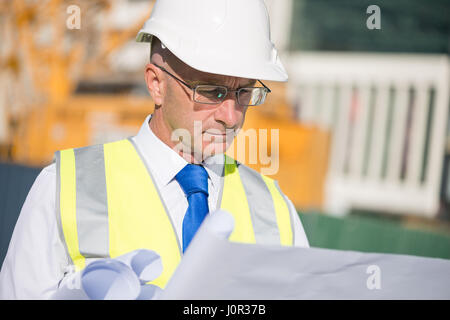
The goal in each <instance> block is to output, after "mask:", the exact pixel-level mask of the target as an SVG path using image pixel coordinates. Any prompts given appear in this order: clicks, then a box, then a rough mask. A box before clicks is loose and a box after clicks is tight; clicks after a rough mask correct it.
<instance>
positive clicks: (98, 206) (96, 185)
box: [55, 139, 294, 288]
mask: <svg viewBox="0 0 450 320" xmlns="http://www.w3.org/2000/svg"><path fill="white" fill-rule="evenodd" d="M225 157H226V158H225V160H226V161H225V165H224V172H223V176H224V178H223V186H222V188H221V196H219V200H218V205H217V208H221V209H223V210H226V211H228V212H230V213H231V214H232V215H233V217H234V220H235V227H234V230H233V232H232V234H231V236H230V241H236V242H244V243H263V244H281V245H292V244H293V241H294V236H293V229H292V228H293V223H292V221H291V217H292V216H291V213H290V212H289V206H288V204H287V202H286V200H285V198H284V196H283V194H282V192H281V190H280V188H279V186H278V184H277V183H276V181H274V180H272V179H270V178H268V177H266V176H263V175H261V174H259V173H258V172H256V171H254V170H252V169H250V168H249V167H247V166H245V165H243V164H241V163H238V162H236V161H235V160H234V159H231V158H229V157H227V156H225ZM55 159H56V167H57V205H56V209H57V217H58V225H59V227H60V233H61V234H60V235H61V238H62V239H63V242H64V244H65V246H66V249H67V252H68V255H69V256H70V258H71V260H72V263H73V264H74V265H75V267H76V269H77V270H82V269H83V268H84V267H85V265H86V259H94V258H108V257H110V258H114V257H117V256H119V255H122V254H124V253H127V252H130V251H133V250H136V249H149V250H154V251H156V252H157V253H158V254H159V255H160V256H161V259H162V264H163V272H162V274H161V276H159V277H158V278H157V279H156V280H154V281H153V282H152V283H153V284H156V285H158V286H160V287H162V288H163V287H164V286H165V285H166V283H167V281H168V280H169V278H170V277H171V275H172V273H173V272H174V270H175V268H176V267H177V265H178V263H179V262H180V259H181V256H182V249H181V245H180V241H179V239H178V237H177V235H176V232H175V229H174V226H173V223H172V221H171V219H170V216H169V215H168V211H167V208H166V206H165V204H164V202H163V200H162V198H161V196H160V194H159V190H158V188H157V187H156V184H155V183H154V179H153V177H152V173H151V172H150V170H149V169H148V168H147V167H146V165H145V162H144V161H143V158H142V156H141V154H140V152H139V150H138V148H137V147H136V146H135V145H134V142H133V141H132V140H131V139H124V140H119V141H116V142H111V143H106V144H103V145H95V146H89V147H84V148H78V149H67V150H62V151H58V152H56V158H55ZM88 261H89V260H88Z"/></svg>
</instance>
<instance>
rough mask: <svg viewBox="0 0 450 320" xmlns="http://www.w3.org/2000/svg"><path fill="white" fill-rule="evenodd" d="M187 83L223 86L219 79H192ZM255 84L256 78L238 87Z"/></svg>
mask: <svg viewBox="0 0 450 320" xmlns="http://www.w3.org/2000/svg"><path fill="white" fill-rule="evenodd" d="M189 84H190V85H192V86H193V87H195V86H197V85H211V86H223V87H226V86H224V85H223V84H221V83H220V81H216V80H194V81H189ZM255 84H256V80H250V81H249V82H248V83H246V84H244V85H242V86H240V87H239V88H245V87H249V86H252V85H255Z"/></svg>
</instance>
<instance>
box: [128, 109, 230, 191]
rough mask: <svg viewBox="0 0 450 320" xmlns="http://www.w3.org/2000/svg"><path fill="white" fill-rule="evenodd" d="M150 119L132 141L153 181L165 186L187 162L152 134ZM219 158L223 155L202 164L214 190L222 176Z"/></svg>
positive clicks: (148, 118) (147, 118)
mask: <svg viewBox="0 0 450 320" xmlns="http://www.w3.org/2000/svg"><path fill="white" fill-rule="evenodd" d="M151 117H152V115H151V114H150V115H148V116H147V117H146V118H145V121H144V123H143V124H142V126H141V129H140V130H139V132H138V134H137V135H136V136H135V137H134V141H135V143H136V145H137V146H138V148H139V150H141V153H142V154H143V157H144V161H146V162H147V165H148V167H149V168H150V170H151V172H152V174H153V175H154V176H155V179H157V180H158V182H159V183H160V184H161V185H164V186H165V185H167V184H168V183H169V182H170V181H172V179H174V178H175V176H176V174H177V173H178V172H179V171H180V170H181V169H183V168H184V167H185V166H186V165H187V164H188V162H187V161H186V160H185V159H184V158H183V157H181V156H180V155H179V154H178V153H176V152H175V151H174V150H173V149H172V148H170V147H169V146H168V145H166V144H165V143H164V142H162V141H161V140H160V139H159V138H158V137H157V136H156V135H155V134H154V133H153V132H152V130H151V129H150V126H149V121H150V119H151ZM221 158H223V154H219V155H215V156H212V157H210V158H208V159H206V160H205V161H204V162H203V165H204V167H205V169H206V172H207V173H208V176H209V178H210V179H211V182H212V184H213V187H214V188H217V187H219V186H220V179H221V177H222V175H223V160H222V161H220V160H219V159H221Z"/></svg>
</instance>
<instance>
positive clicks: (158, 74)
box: [145, 63, 165, 106]
mask: <svg viewBox="0 0 450 320" xmlns="http://www.w3.org/2000/svg"><path fill="white" fill-rule="evenodd" d="M145 82H146V83H147V89H148V92H149V93H150V95H151V96H152V99H153V101H154V102H155V105H157V106H160V105H162V103H163V101H164V93H165V90H164V89H165V88H164V78H163V75H162V71H161V70H159V69H158V68H157V67H156V66H155V65H154V64H151V63H148V64H147V65H146V66H145Z"/></svg>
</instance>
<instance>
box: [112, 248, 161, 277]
mask: <svg viewBox="0 0 450 320" xmlns="http://www.w3.org/2000/svg"><path fill="white" fill-rule="evenodd" d="M114 260H117V261H121V262H123V263H125V264H126V265H127V266H129V267H130V268H131V270H133V271H134V272H135V273H136V275H137V277H138V278H139V280H140V282H141V284H145V283H147V282H149V281H152V280H155V279H156V278H158V277H159V276H160V275H161V273H162V270H163V265H162V261H161V257H160V256H159V254H157V253H156V252H155V251H153V250H147V249H139V250H134V251H131V252H129V253H126V254H124V255H121V256H119V257H116V258H114Z"/></svg>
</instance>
